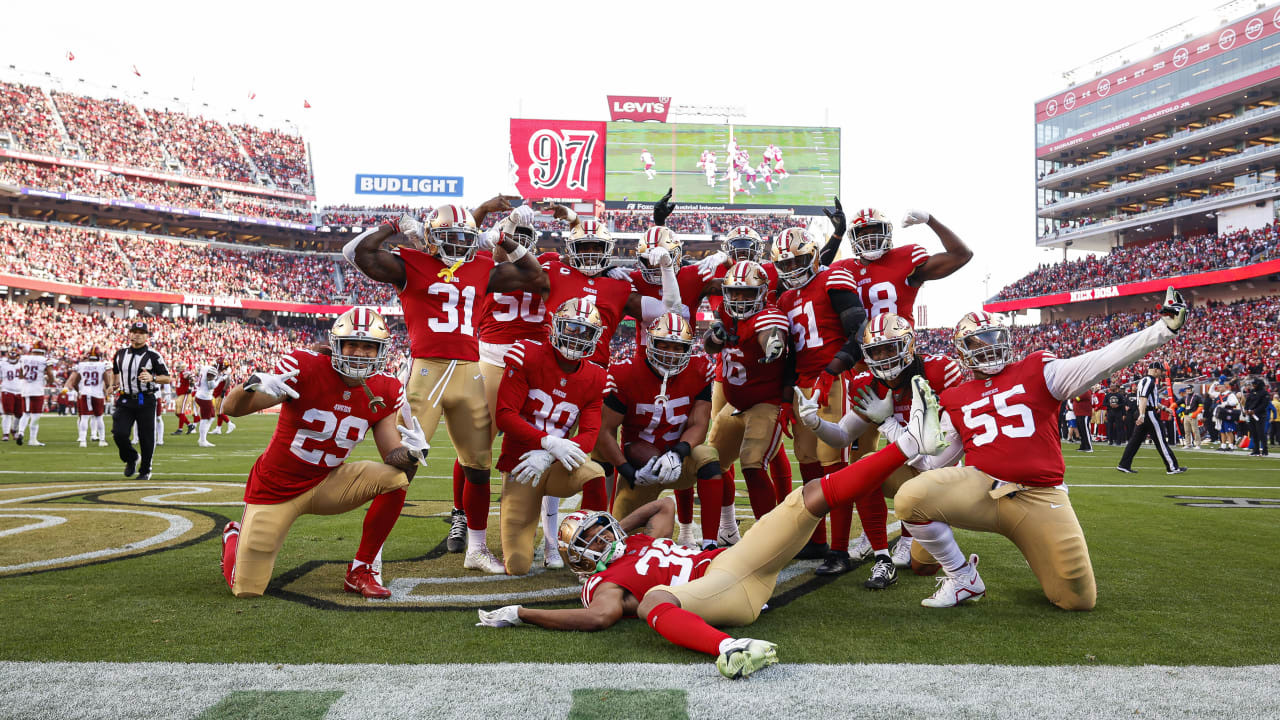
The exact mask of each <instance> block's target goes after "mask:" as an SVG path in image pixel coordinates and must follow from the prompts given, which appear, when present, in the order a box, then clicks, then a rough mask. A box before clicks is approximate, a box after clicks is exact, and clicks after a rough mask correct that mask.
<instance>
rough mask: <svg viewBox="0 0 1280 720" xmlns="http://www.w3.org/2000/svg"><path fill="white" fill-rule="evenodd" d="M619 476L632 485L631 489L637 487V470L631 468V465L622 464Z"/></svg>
mask: <svg viewBox="0 0 1280 720" xmlns="http://www.w3.org/2000/svg"><path fill="white" fill-rule="evenodd" d="M618 474H619V475H621V476H622V477H623V479H625V480H626V481H627V482H628V483H630V484H631V487H633V488H634V487H635V486H636V469H635V468H634V467H632V466H631V463H622V464H621V465H619V466H618Z"/></svg>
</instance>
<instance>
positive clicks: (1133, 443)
mask: <svg viewBox="0 0 1280 720" xmlns="http://www.w3.org/2000/svg"><path fill="white" fill-rule="evenodd" d="M1162 377H1164V363H1162V362H1160V361H1159V360H1153V361H1152V362H1151V363H1149V364H1148V365H1147V374H1146V375H1144V376H1143V377H1142V379H1141V380H1139V381H1138V399H1137V402H1138V419H1137V421H1136V424H1135V425H1134V428H1133V435H1132V436H1130V438H1129V444H1128V445H1126V446H1125V448H1124V454H1123V455H1121V456H1120V464H1119V465H1117V466H1116V469H1117V470H1119V471H1120V472H1123V473H1131V474H1132V473H1136V472H1137V471H1136V470H1134V469H1133V456H1134V455H1137V454H1138V448H1140V447H1142V443H1143V442H1144V441H1145V440H1146V439H1147V438H1148V437H1150V438H1151V441H1152V442H1154V443H1155V445H1156V452H1158V453H1159V454H1160V459H1161V460H1162V461H1163V462H1164V467H1165V472H1167V473H1168V474H1169V475H1177V474H1178V473H1184V472H1186V471H1187V469H1186V468H1184V467H1181V466H1180V465H1178V458H1176V457H1174V455H1173V450H1172V449H1170V448H1169V441H1168V439H1167V438H1166V437H1165V433H1164V430H1163V429H1162V428H1161V427H1160V408H1161V407H1162V406H1161V404H1160V378H1162Z"/></svg>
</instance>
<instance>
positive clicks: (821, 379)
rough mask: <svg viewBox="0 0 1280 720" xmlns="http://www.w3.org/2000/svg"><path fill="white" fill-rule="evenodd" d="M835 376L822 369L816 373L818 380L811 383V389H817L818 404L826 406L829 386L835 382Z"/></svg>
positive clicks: (829, 392)
mask: <svg viewBox="0 0 1280 720" xmlns="http://www.w3.org/2000/svg"><path fill="white" fill-rule="evenodd" d="M835 381H836V376H835V375H832V374H831V373H829V372H827V371H826V370H823V371H822V372H820V373H818V380H817V382H815V383H814V384H813V389H814V390H816V391H818V406H819V407H826V406H827V396H828V395H830V394H831V386H832V385H833V384H835Z"/></svg>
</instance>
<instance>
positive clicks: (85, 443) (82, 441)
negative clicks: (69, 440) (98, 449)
mask: <svg viewBox="0 0 1280 720" xmlns="http://www.w3.org/2000/svg"><path fill="white" fill-rule="evenodd" d="M80 447H89V443H87V442H85V441H84V440H81V441H80Z"/></svg>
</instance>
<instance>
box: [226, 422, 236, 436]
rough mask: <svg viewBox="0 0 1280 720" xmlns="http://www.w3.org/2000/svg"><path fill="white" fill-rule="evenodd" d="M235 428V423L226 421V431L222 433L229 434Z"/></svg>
mask: <svg viewBox="0 0 1280 720" xmlns="http://www.w3.org/2000/svg"><path fill="white" fill-rule="evenodd" d="M235 430H236V424H235V423H233V422H228V423H227V431H226V432H225V433H223V434H224V435H230V434H231V433H233V432H235Z"/></svg>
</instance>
